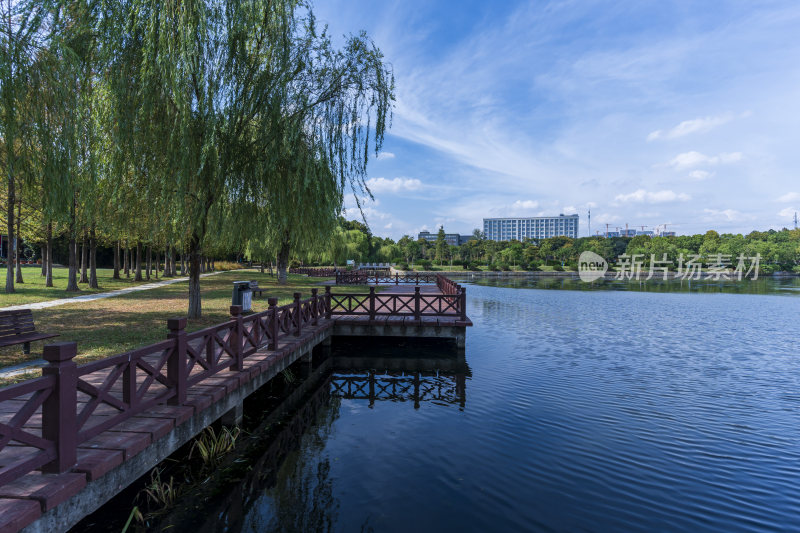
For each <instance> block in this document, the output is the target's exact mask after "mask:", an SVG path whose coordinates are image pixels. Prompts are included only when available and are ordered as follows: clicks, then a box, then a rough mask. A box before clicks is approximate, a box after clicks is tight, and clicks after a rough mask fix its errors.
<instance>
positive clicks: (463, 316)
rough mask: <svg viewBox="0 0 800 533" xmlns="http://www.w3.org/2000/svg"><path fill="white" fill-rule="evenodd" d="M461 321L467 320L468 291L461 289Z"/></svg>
mask: <svg viewBox="0 0 800 533" xmlns="http://www.w3.org/2000/svg"><path fill="white" fill-rule="evenodd" d="M460 299H461V320H466V319H467V289H465V288H464V287H461V298H460Z"/></svg>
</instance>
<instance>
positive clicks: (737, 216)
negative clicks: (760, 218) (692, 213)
mask: <svg viewBox="0 0 800 533" xmlns="http://www.w3.org/2000/svg"><path fill="white" fill-rule="evenodd" d="M703 213H705V214H706V216H705V217H704V219H705V220H706V221H708V222H714V221H718V220H720V219H722V220H724V221H727V222H743V221H746V220H754V219H755V218H756V217H755V216H753V215H750V214H747V213H742V212H741V211H737V210H735V209H709V208H706V209H703Z"/></svg>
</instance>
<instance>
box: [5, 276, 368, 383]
mask: <svg viewBox="0 0 800 533" xmlns="http://www.w3.org/2000/svg"><path fill="white" fill-rule="evenodd" d="M37 275H38V272H37ZM241 279H246V280H250V279H253V280H258V285H259V287H264V288H266V289H267V290H266V291H264V296H263V297H259V298H256V299H254V300H253V310H254V311H263V310H264V309H266V308H267V296H268V295H269V296H276V297H278V299H279V304H280V305H283V304H285V303H289V302H290V301H291V300H292V293H294V292H295V291H297V292H301V293H302V294H303V298H307V297H309V296H311V288H312V287H317V288H319V289H320V293H322V292H324V287H321V286H320V285H319V283H320V282H321V281H323V280H324V279H325V278H308V277H305V276H296V275H290V276H289V281H288V283H287V285H283V286H280V287H279V286H277V284H276V279H275V278H272V277H270V276H269V274H261V273H259V272H258V271H257V270H247V271H238V272H222V273H221V274H218V275H216V276H210V277H207V278H202V279H201V280H200V286H201V290H202V302H203V316H202V318H199V319H196V320H190V321H189V325H188V328H187V331H196V330H198V329H201V328H204V327H207V326H211V325H213V324H219V323H221V322H224V321H225V320H227V319H228V318H229V317H230V313H229V310H228V309H229V307H230V304H231V293H232V289H233V286H232V282H233V281H235V280H241ZM340 289H341V288H340ZM360 289H361V290H363V289H364V288H363V287H360ZM351 292H352V291H351ZM187 308H188V282H180V283H175V284H173V285H168V286H166V287H158V288H155V289H149V290H145V291H140V292H134V293H130V294H125V295H122V296H116V297H113V298H105V299H102V300H95V301H93V302H76V303H70V304H65V305H60V306H56V307H51V308H48V309H39V310H34V311H33V318H34V321H35V322H36V328H37V329H38V330H40V331H42V332H47V333H59V334H60V335H61V336H60V337H57V338H55V339H50V341H51V342H58V341H76V342H77V343H78V357H77V359H76V361H77V362H78V363H85V362H87V361H91V360H95V359H100V358H103V357H107V356H110V355H114V354H117V353H121V352H124V351H127V350H131V349H133V348H136V347H139V346H145V345H147V344H152V343H155V342H158V341H161V340H164V339H165V338H166V336H167V319H168V318H172V317H179V316H186V310H187ZM45 342H48V341H40V342H35V343H33V344H32V345H31V354H30V355H28V356H26V355H24V354H23V353H22V345H16V346H7V347H4V348H0V367H4V366H8V365H12V364H16V363H20V362H23V361H27V360H31V359H38V358H41V356H42V346H43V345H44V343H45ZM25 377H26V378H27V377H30V375H26V376H25ZM9 381H19V379H15V380H6V381H5V382H0V384H5V383H8V382H9Z"/></svg>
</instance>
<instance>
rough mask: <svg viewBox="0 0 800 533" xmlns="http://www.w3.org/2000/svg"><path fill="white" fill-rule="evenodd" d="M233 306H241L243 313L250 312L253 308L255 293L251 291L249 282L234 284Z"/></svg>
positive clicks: (235, 282) (236, 282)
mask: <svg viewBox="0 0 800 533" xmlns="http://www.w3.org/2000/svg"><path fill="white" fill-rule="evenodd" d="M231 305H241V306H242V311H243V312H244V311H250V309H251V308H252V306H253V291H252V290H250V282H249V281H234V282H233V297H232V298H231Z"/></svg>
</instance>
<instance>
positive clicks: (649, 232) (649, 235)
mask: <svg viewBox="0 0 800 533" xmlns="http://www.w3.org/2000/svg"><path fill="white" fill-rule="evenodd" d="M636 235H647V236H648V237H652V236H653V232H652V231H650V230H646V231H637V232H636Z"/></svg>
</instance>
